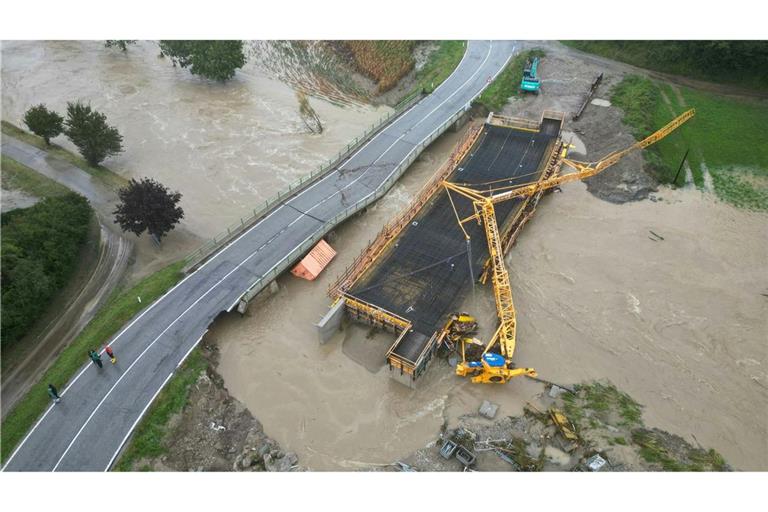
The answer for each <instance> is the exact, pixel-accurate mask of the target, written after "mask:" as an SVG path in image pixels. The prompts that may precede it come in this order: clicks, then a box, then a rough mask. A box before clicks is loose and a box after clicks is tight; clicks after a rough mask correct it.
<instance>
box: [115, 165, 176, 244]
mask: <svg viewBox="0 0 768 512" xmlns="http://www.w3.org/2000/svg"><path fill="white" fill-rule="evenodd" d="M117 195H118V196H119V197H120V204H118V205H117V207H116V208H115V211H114V212H113V213H114V214H115V221H116V222H117V223H118V224H120V227H121V228H122V229H123V231H130V232H131V233H134V234H135V235H136V236H140V235H141V234H142V233H143V232H144V231H147V232H148V233H149V234H150V236H152V238H154V239H155V241H157V242H160V239H161V238H162V237H163V236H165V234H166V233H168V232H169V231H170V230H172V229H173V228H174V226H175V225H176V224H177V223H178V222H179V221H180V220H181V219H182V218H184V210H182V209H181V207H180V206H178V202H179V201H180V200H181V194H180V193H178V192H170V191H169V190H168V188H167V187H165V186H164V185H162V184H161V183H159V182H157V181H155V180H153V179H152V178H142V179H141V181H136V180H135V179H131V181H130V182H129V183H128V185H127V186H126V187H123V188H121V189H120V190H119V191H118V192H117Z"/></svg>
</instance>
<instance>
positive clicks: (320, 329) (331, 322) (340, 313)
mask: <svg viewBox="0 0 768 512" xmlns="http://www.w3.org/2000/svg"><path fill="white" fill-rule="evenodd" d="M344 306H345V300H344V299H341V300H339V301H337V302H336V304H334V305H333V306H331V309H329V310H328V312H327V313H326V314H325V316H324V317H323V318H322V319H321V320H320V321H319V322H318V323H317V324H316V325H315V326H316V327H317V333H318V335H319V338H320V343H321V344H322V343H326V342H327V341H328V340H330V339H331V338H333V335H334V334H336V333H337V332H338V331H339V329H341V320H342V319H343V318H344Z"/></svg>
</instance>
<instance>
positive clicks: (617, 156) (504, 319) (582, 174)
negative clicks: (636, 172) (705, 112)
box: [443, 109, 696, 383]
mask: <svg viewBox="0 0 768 512" xmlns="http://www.w3.org/2000/svg"><path fill="white" fill-rule="evenodd" d="M695 113H696V112H695V110H694V109H691V110H689V111H687V112H685V113H683V114H682V115H680V116H678V117H676V118H675V119H674V120H672V121H671V122H670V123H668V124H667V125H666V126H664V127H663V128H661V129H659V130H657V131H656V132H654V133H653V134H651V135H649V136H648V137H646V138H645V139H643V140H641V141H639V142H636V143H635V144H633V145H631V146H629V147H628V148H625V149H622V150H619V151H615V152H613V153H610V154H608V155H606V156H605V157H604V158H602V159H601V160H599V161H597V162H591V163H587V162H579V161H575V160H570V159H567V158H565V156H564V155H563V158H562V163H563V164H564V165H567V166H569V167H571V168H573V169H574V170H575V172H571V173H568V174H562V175H559V176H555V177H553V178H549V179H546V180H542V181H540V182H537V183H533V184H529V185H523V186H515V187H514V188H511V187H509V188H508V187H501V188H498V189H496V190H502V191H501V192H498V193H493V192H494V191H493V190H491V191H490V192H491V193H490V195H486V194H487V192H485V191H483V192H480V191H477V190H473V189H472V188H470V187H468V186H466V185H458V184H455V183H450V182H448V181H443V186H444V187H445V188H446V192H447V193H448V197H449V199H450V201H451V205H452V206H453V199H452V198H451V194H450V192H451V191H454V192H456V193H458V194H461V195H463V196H464V197H466V198H468V199H470V200H471V201H472V205H473V209H474V214H473V215H470V216H469V217H466V218H464V219H462V218H460V217H459V216H458V212H457V211H456V209H455V206H454V213H456V218H457V220H458V222H459V227H460V228H461V230H462V231H463V232H464V236H465V237H466V239H467V240H469V234H468V233H467V231H466V230H465V229H464V224H465V223H466V222H468V221H470V220H477V221H478V222H480V223H481V224H482V225H483V227H484V229H485V237H486V240H487V243H488V253H489V255H490V258H491V270H492V283H493V293H494V298H495V302H496V311H497V314H498V317H499V328H498V329H497V330H496V332H495V334H494V335H493V337H492V338H491V340H490V341H489V342H488V344H487V345H486V347H485V350H484V351H483V354H482V357H481V358H480V361H467V360H466V358H465V357H464V354H465V351H464V348H465V347H464V345H463V343H464V341H462V347H461V349H462V350H461V353H462V359H463V360H462V361H461V362H459V363H458V365H457V366H456V374H457V375H460V376H468V375H471V376H472V382H482V383H505V382H507V381H508V380H509V379H511V378H513V377H517V376H520V375H529V376H532V377H535V376H536V371H535V370H534V369H533V368H514V366H513V365H512V356H513V354H514V352H515V343H516V317H515V306H514V303H513V301H512V287H511V285H510V282H509V273H508V272H507V268H506V266H505V265H504V252H503V248H502V243H501V235H500V233H499V226H498V222H497V221H496V212H495V208H494V205H495V204H496V203H500V202H503V201H508V200H510V199H514V198H516V197H521V196H527V195H532V194H535V193H537V192H538V191H540V190H545V189H548V188H552V187H556V186H558V185H561V184H563V183H568V182H571V181H577V180H583V179H585V178H589V177H590V176H594V175H595V174H598V173H599V172H602V171H604V170H605V169H607V168H608V167H610V166H612V165H614V164H616V163H617V162H618V161H619V160H621V159H622V158H624V157H625V156H627V155H628V154H629V153H631V152H633V151H635V150H638V149H644V148H647V147H648V146H650V145H651V144H654V143H656V142H658V141H659V140H661V139H663V138H664V137H666V136H667V135H669V134H670V133H672V132H673V131H674V130H676V129H677V128H679V127H680V126H681V125H682V124H683V123H685V122H686V121H688V120H689V119H690V118H692V117H693V116H694V115H695ZM496 343H498V344H499V351H500V352H501V354H500V355H499V354H495V353H493V352H490V350H491V349H492V348H493V347H494V346H495V345H496Z"/></svg>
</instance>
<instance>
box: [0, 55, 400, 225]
mask: <svg viewBox="0 0 768 512" xmlns="http://www.w3.org/2000/svg"><path fill="white" fill-rule="evenodd" d="M254 46H255V47H256V48H257V49H258V48H259V47H264V46H265V45H264V44H263V43H261V44H260V45H254ZM249 53H250V54H251V55H252V56H251V60H250V61H249V62H248V63H247V64H246V66H245V67H244V69H243V70H242V71H238V72H237V75H236V77H235V78H234V79H233V80H231V81H229V82H227V83H225V84H220V83H216V82H209V81H206V80H203V79H200V78H198V77H196V76H193V75H192V74H191V73H190V72H189V71H188V70H186V69H181V68H178V67H173V66H172V65H171V63H170V62H169V60H168V59H163V58H159V57H158V54H159V47H158V46H157V44H156V43H154V42H149V41H143V42H141V41H140V42H139V43H138V44H136V45H131V46H130V47H129V49H128V51H127V52H120V51H118V50H116V49H114V48H111V49H108V48H104V44H103V41H56V42H46V41H3V42H2V118H3V119H6V120H8V121H11V122H12V123H14V124H16V125H18V126H22V127H23V124H22V122H21V117H22V116H23V114H24V111H25V110H26V109H27V108H29V107H30V106H32V105H34V104H37V103H45V104H46V105H47V106H48V107H49V108H54V109H56V110H57V111H59V112H62V113H63V112H64V111H65V109H66V102H67V101H72V100H77V99H80V100H83V101H85V102H90V103H91V105H92V106H93V107H94V108H95V109H97V110H99V111H101V112H103V113H104V114H106V116H107V120H108V122H109V123H110V124H111V125H113V126H115V127H117V128H118V130H120V133H121V134H122V135H123V138H124V141H123V145H124V147H125V152H124V153H121V154H120V155H118V156H116V157H113V158H110V159H108V160H106V161H105V164H106V165H107V166H108V167H109V168H110V169H112V170H114V171H115V172H118V173H120V174H121V175H123V176H125V177H127V178H131V177H143V176H151V177H154V178H156V179H157V180H159V181H160V182H162V183H163V184H165V185H167V186H169V187H170V188H172V189H175V190H178V191H179V192H181V193H182V194H183V198H182V207H183V208H184V210H185V213H186V215H185V218H184V220H183V221H182V226H183V227H185V228H186V229H188V230H189V231H191V232H192V233H194V234H195V235H198V236H200V237H203V238H207V237H211V236H214V235H216V234H218V233H219V232H221V231H222V230H223V229H224V228H226V226H227V225H229V224H231V223H233V222H235V221H237V220H238V219H239V218H240V217H241V216H244V215H247V214H248V213H249V212H250V211H251V210H252V209H253V208H256V207H259V206H260V205H262V204H263V203H264V201H265V200H266V199H268V198H270V197H272V196H273V195H274V194H276V193H277V192H278V190H283V189H284V188H286V187H287V185H288V184H289V183H292V182H293V181H295V180H297V179H299V178H300V177H301V176H303V175H306V174H308V173H309V172H310V171H312V170H316V169H318V167H319V166H320V165H321V164H323V163H324V162H327V160H328V159H330V158H335V156H336V155H337V153H338V151H339V150H340V149H342V148H343V147H344V146H346V144H347V143H349V142H350V141H351V140H353V139H354V138H355V137H356V136H358V135H360V134H362V133H363V132H364V131H365V130H366V129H369V128H370V127H371V124H372V123H375V122H376V121H377V120H378V119H379V118H380V117H382V116H384V115H385V114H386V113H387V112H389V111H391V109H390V108H389V107H377V108H374V107H370V106H366V105H361V104H359V103H356V102H353V101H349V102H347V103H345V104H344V105H345V106H343V107H342V106H340V102H339V101H338V98H336V99H335V101H334V102H333V103H331V102H329V101H325V100H324V99H320V98H318V97H312V98H311V99H310V102H311V104H312V107H313V108H314V109H315V111H316V112H317V114H318V115H319V116H320V119H321V120H322V122H323V124H324V125H325V128H326V129H325V131H324V132H323V133H322V134H320V135H312V134H310V133H308V132H307V130H306V127H305V126H304V123H303V122H302V120H301V118H300V117H299V108H298V101H297V99H296V95H295V91H294V89H293V88H292V87H290V86H288V85H286V84H285V83H284V82H281V81H279V80H276V79H274V78H273V76H275V75H276V73H269V72H267V71H265V69H264V67H265V66H263V65H258V54H255V55H254V54H253V51H252V50H251V49H250V45H249ZM262 53H266V52H262ZM299 75H300V73H299ZM292 78H293V81H294V82H296V81H300V76H299V77H298V78H297V77H296V73H294V74H293V75H292ZM54 142H56V143H58V144H60V145H63V146H65V147H68V148H71V149H74V148H73V146H72V145H71V144H70V143H69V141H68V140H67V139H66V138H65V137H64V136H60V137H57V138H56V139H54ZM170 238H172V235H171V236H170V237H169V239H170Z"/></svg>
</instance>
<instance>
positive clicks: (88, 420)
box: [53, 252, 256, 471]
mask: <svg viewBox="0 0 768 512" xmlns="http://www.w3.org/2000/svg"><path fill="white" fill-rule="evenodd" d="M255 255H256V253H255V252H254V253H252V254H251V255H250V256H248V257H247V258H245V259H244V260H243V261H241V262H240V263H238V264H237V266H236V267H235V268H233V269H232V270H230V271H229V272H227V274H226V275H225V276H224V277H222V278H221V279H219V280H218V281H216V284H214V285H213V286H211V287H210V288H208V290H207V291H206V292H205V293H204V294H202V295H201V296H200V297H198V298H197V300H195V302H193V303H192V304H190V305H189V307H187V309H185V310H184V311H183V312H182V313H181V314H180V315H179V316H177V317H176V319H174V321H173V322H171V323H170V324H168V326H167V327H166V328H165V329H163V331H162V332H161V333H160V334H158V335H157V337H156V338H155V339H154V340H152V342H151V343H150V344H149V345H147V346H146V347H145V348H144V350H143V351H142V352H141V354H139V355H138V357H136V359H134V360H133V362H132V363H131V364H130V366H128V368H126V370H125V372H123V374H122V375H120V377H119V378H118V379H117V380H116V381H115V383H114V384H112V387H111V388H109V391H107V393H106V394H105V395H104V397H103V398H102V399H101V401H99V403H98V405H96V408H95V409H94V410H93V411H92V412H91V414H90V415H89V416H88V419H86V420H85V423H83V425H82V426H81V427H80V430H78V431H77V434H75V437H74V438H72V441H70V443H69V445H68V446H67V449H66V450H64V453H63V454H62V455H61V457H60V458H59V460H58V462H56V465H55V466H54V467H53V471H56V468H58V467H59V464H61V461H62V460H64V457H66V456H67V453H69V450H70V448H72V445H73V444H75V441H77V439H78V437H80V434H82V432H83V430H84V429H85V427H87V426H88V424H89V423H90V422H91V419H92V418H93V416H94V415H95V414H96V413H97V412H98V410H99V409H100V408H101V405H102V404H103V403H104V401H105V400H106V399H107V398H109V395H111V394H112V391H114V390H115V388H116V387H117V385H118V384H120V382H121V381H122V380H123V379H124V378H125V376H126V375H128V373H130V371H131V369H133V367H134V366H135V365H136V363H138V362H139V361H141V358H142V357H144V354H146V353H147V351H148V350H149V349H150V348H152V347H153V346H154V344H155V343H157V341H158V340H159V339H160V338H162V337H163V335H164V334H165V333H166V332H168V330H169V329H170V328H171V327H173V326H174V325H175V324H176V322H178V321H179V320H181V318H182V317H183V316H184V315H186V314H187V313H188V312H189V310H191V309H192V308H193V307H195V306H197V304H198V303H199V302H200V301H201V300H203V299H204V298H205V297H206V296H207V295H208V294H209V293H211V292H212V291H213V290H215V289H216V288H217V287H218V286H219V285H220V284H221V283H222V282H223V281H224V280H226V279H227V278H228V277H229V276H231V275H232V274H233V273H235V272H236V271H237V270H239V269H240V267H242V266H243V265H245V264H246V263H247V262H248V260H250V259H251V258H253V257H254V256H255Z"/></svg>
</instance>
